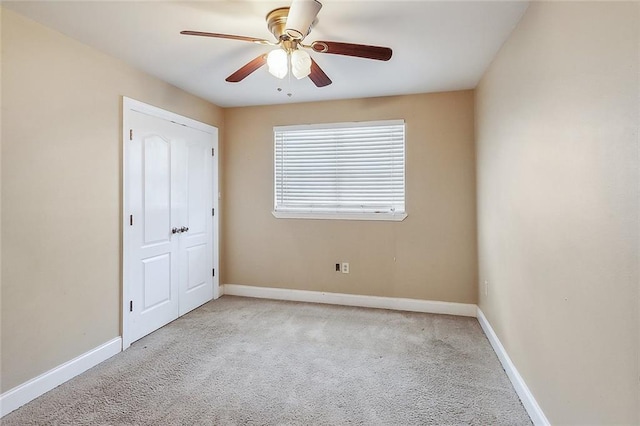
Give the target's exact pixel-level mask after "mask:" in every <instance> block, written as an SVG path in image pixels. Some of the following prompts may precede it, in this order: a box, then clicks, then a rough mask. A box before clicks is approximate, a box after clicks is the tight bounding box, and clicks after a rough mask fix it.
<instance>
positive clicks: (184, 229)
mask: <svg viewBox="0 0 640 426" xmlns="http://www.w3.org/2000/svg"><path fill="white" fill-rule="evenodd" d="M188 230H189V228H188V227H184V226H183V227H182V228H180V232H187V231H188Z"/></svg>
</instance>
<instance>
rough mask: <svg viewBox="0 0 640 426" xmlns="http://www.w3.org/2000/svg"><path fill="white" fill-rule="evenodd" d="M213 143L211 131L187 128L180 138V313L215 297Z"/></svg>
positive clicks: (178, 182)
mask: <svg viewBox="0 0 640 426" xmlns="http://www.w3.org/2000/svg"><path fill="white" fill-rule="evenodd" d="M211 149H212V143H211V139H210V137H209V135H208V134H206V133H203V132H200V131H198V130H195V129H189V128H185V130H184V139H183V140H181V141H179V150H178V151H179V157H180V165H181V167H180V175H179V176H178V179H176V182H177V186H178V187H179V188H180V189H179V190H178V191H176V192H177V193H179V194H180V195H179V202H178V204H179V208H177V214H178V215H179V216H180V219H179V222H180V223H181V227H184V228H186V229H185V231H184V232H181V233H180V236H179V251H178V262H179V284H178V289H179V295H178V305H179V314H180V315H184V314H185V313H187V312H189V311H190V310H192V309H195V308H197V307H198V306H200V305H202V304H203V303H206V302H208V301H209V300H211V299H212V298H213V253H212V247H213V230H212V229H211V228H212V226H211V225H212V220H211V217H212V202H211V194H212V182H213V179H212V173H211V168H212V167H211V163H212V162H211V156H212V151H211Z"/></svg>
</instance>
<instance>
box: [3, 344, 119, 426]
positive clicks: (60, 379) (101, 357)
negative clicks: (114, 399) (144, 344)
mask: <svg viewBox="0 0 640 426" xmlns="http://www.w3.org/2000/svg"><path fill="white" fill-rule="evenodd" d="M121 350H122V338H120V337H116V338H115V339H112V340H109V341H108V342H106V343H103V344H102V345H100V346H98V347H97V348H94V349H92V350H90V351H89V352H86V353H84V354H82V355H80V356H78V357H76V358H74V359H72V360H71V361H67V362H65V363H64V364H61V365H59V366H57V367H55V368H54V369H52V370H49V371H47V372H46V373H43V374H41V375H39V376H38V377H36V378H33V379H31V380H29V381H28V382H25V383H23V384H21V385H19V386H16V387H15V388H13V389H10V390H8V391H6V392H5V393H3V394H2V395H0V417H3V416H5V415H6V414H9V413H10V412H12V411H13V410H15V409H17V408H20V407H22V406H23V405H24V404H26V403H27V402H29V401H32V400H34V399H36V398H37V397H39V396H40V395H42V394H44V393H46V392H49V391H50V390H51V389H53V388H55V387H56V386H59V385H61V384H63V383H64V382H66V381H67V380H70V379H72V378H74V377H75V376H77V375H78V374H80V373H83V372H85V371H87V370H88V369H90V368H91V367H94V366H96V365H98V364H100V363H101V362H102V361H105V360H106V359H108V358H111V357H112V356H113V355H115V354H117V353H118V352H120V351H121Z"/></svg>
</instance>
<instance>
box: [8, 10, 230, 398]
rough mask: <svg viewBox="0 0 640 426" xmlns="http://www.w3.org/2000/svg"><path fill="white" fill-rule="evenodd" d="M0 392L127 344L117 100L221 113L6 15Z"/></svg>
mask: <svg viewBox="0 0 640 426" xmlns="http://www.w3.org/2000/svg"><path fill="white" fill-rule="evenodd" d="M2 88H3V91H2V253H3V264H2V288H1V291H2V339H1V344H2V352H1V359H2V369H1V375H2V386H1V390H2V391H6V390H7V389H10V388H12V387H14V386H16V385H18V384H20V383H23V382H25V381H26V380H28V379H31V378H33V377H35V376H37V375H38V374H40V373H43V372H45V371H47V370H49V369H51V368H53V367H55V366H58V365H59V364H61V363H63V362H66V361H69V360H70V359H72V358H74V357H76V356H78V355H80V354H82V353H84V352H86V351H87V350H90V349H92V348H94V347H96V346H98V345H100V344H102V343H104V342H106V341H108V340H109V339H112V338H114V337H116V336H119V335H120V297H121V296H120V291H121V280H120V268H121V262H120V240H121V238H120V235H121V221H120V217H121V189H120V188H121V172H122V171H121V151H122V142H121V115H122V107H121V97H122V96H123V95H124V96H129V97H132V98H134V99H137V100H140V101H143V102H147V103H150V104H152V105H156V106H159V107H161V108H165V109H167V110H170V111H174V112H177V113H179V114H182V115H185V116H188V117H191V118H194V119H196V120H200V121H203V122H206V123H209V124H212V125H218V126H220V125H221V124H222V110H221V109H220V108H218V107H216V106H213V105H211V104H209V103H207V102H205V101H203V100H201V99H198V98H196V97H194V96H192V95H189V94H187V93H185V92H183V91H180V90H178V89H176V88H175V87H173V86H170V85H168V84H166V83H163V82H161V81H159V80H157V79H155V78H152V77H150V76H148V75H146V74H143V73H142V72H139V71H137V70H134V69H132V68H131V67H129V66H127V65H125V64H124V63H122V62H120V61H117V60H115V59H113V58H110V57H108V56H106V55H103V54H101V53H98V52H97V51H96V50H94V49H91V48H89V47H87V46H85V45H82V44H80V43H78V42H75V41H73V40H71V39H69V38H67V37H65V36H63V35H61V34H59V33H56V32H54V31H52V30H49V29H46V28H45V27H42V26H40V25H39V24H36V23H34V22H32V21H29V20H26V19H24V18H22V17H20V16H19V15H16V14H15V13H13V12H11V11H8V10H6V9H5V10H3V12H2Z"/></svg>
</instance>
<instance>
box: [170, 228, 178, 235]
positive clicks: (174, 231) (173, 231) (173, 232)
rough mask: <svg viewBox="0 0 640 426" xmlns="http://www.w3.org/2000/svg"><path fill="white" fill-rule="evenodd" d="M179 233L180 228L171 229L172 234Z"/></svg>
mask: <svg viewBox="0 0 640 426" xmlns="http://www.w3.org/2000/svg"><path fill="white" fill-rule="evenodd" d="M178 232H180V230H179V229H178V228H173V229H171V233H172V234H177V233H178Z"/></svg>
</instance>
